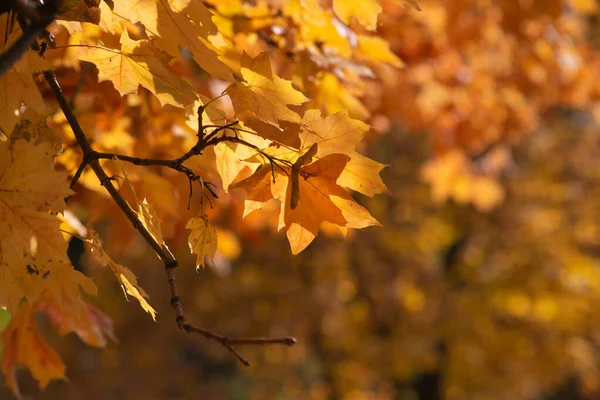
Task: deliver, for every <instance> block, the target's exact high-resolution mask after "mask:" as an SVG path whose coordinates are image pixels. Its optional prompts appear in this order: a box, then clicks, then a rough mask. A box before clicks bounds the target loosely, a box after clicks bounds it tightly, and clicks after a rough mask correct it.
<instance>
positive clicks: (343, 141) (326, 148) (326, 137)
mask: <svg viewBox="0 0 600 400" xmlns="http://www.w3.org/2000/svg"><path fill="white" fill-rule="evenodd" d="M302 122H303V123H302V130H301V131H300V141H301V142H302V146H303V147H307V148H308V147H310V146H312V145H313V143H318V145H319V146H318V151H317V154H316V156H317V157H319V158H321V157H324V156H326V155H328V154H335V153H342V154H351V153H354V151H355V149H356V144H357V143H358V142H360V141H361V140H362V138H363V137H364V136H365V133H367V131H368V130H369V128H370V127H369V125H367V124H365V123H364V122H361V121H359V120H357V119H352V118H350V117H349V116H348V113H347V112H346V111H339V112H337V113H335V114H333V115H329V116H327V117H325V118H323V117H321V112H320V111H319V110H316V109H310V110H307V111H306V112H305V113H304V118H303V119H302Z"/></svg>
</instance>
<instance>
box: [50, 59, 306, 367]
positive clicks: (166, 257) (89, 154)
mask: <svg viewBox="0 0 600 400" xmlns="http://www.w3.org/2000/svg"><path fill="white" fill-rule="evenodd" d="M44 77H45V79H46V81H47V82H48V84H49V85H50V87H51V89H52V92H53V93H54V96H55V97H56V100H57V101H58V104H59V105H60V108H61V110H62V111H63V113H64V114H65V117H66V118H67V121H68V122H69V125H70V126H71V129H72V130H73V133H74V134H75V137H76V138H77V142H78V143H79V146H80V147H81V150H82V151H83V162H82V166H80V167H79V169H78V172H79V171H80V170H83V169H84V168H85V165H89V166H90V167H91V168H92V170H93V171H94V173H95V174H96V176H97V177H98V179H99V180H100V183H101V185H102V186H104V187H105V188H106V190H107V191H108V193H109V194H110V196H111V197H112V198H113V200H114V201H115V203H117V205H118V206H119V208H120V209H121V211H123V213H124V214H125V216H126V217H127V219H129V221H130V222H131V223H132V225H133V226H134V227H135V229H136V230H137V231H138V232H139V233H140V234H141V235H142V237H143V238H144V239H145V240H146V242H147V243H148V244H149V245H150V247H152V249H153V250H154V251H155V252H156V254H157V255H158V256H159V257H160V259H161V260H162V261H163V263H164V266H165V271H166V273H167V279H168V282H169V288H170V291H171V305H172V306H173V309H174V310H175V315H176V318H175V321H176V322H177V326H178V327H179V329H183V330H185V331H186V332H187V333H196V334H199V335H202V336H204V337H206V338H207V339H210V340H214V341H217V342H219V343H220V344H221V345H222V346H224V347H225V348H227V349H228V350H229V351H231V352H232V354H234V355H235V356H236V357H237V358H238V360H240V362H242V363H243V364H244V365H250V363H249V362H248V360H246V359H245V358H244V357H243V356H242V355H241V354H239V353H238V351H237V350H236V349H235V348H234V347H233V345H270V344H283V345H288V346H291V345H293V344H295V343H296V339H295V338H292V337H285V338H275V339H269V338H249V339H230V338H228V337H226V336H222V335H218V334H216V333H213V332H211V331H208V330H206V329H203V328H200V327H197V326H194V325H191V324H189V323H188V322H187V321H186V319H185V315H184V312H183V305H182V303H181V300H180V298H179V292H178V290H177V280H176V279H175V268H177V267H178V266H179V263H178V261H177V259H175V257H174V256H173V254H172V253H171V251H170V250H169V249H168V248H167V246H166V245H164V244H162V245H161V244H160V243H158V242H157V241H156V240H155V239H154V238H153V237H152V235H151V234H150V232H149V231H148V230H147V229H146V227H145V226H144V225H143V224H142V223H141V222H140V220H139V219H138V217H137V214H136V213H135V211H134V210H133V209H132V208H131V206H129V204H128V203H127V201H126V200H125V199H124V198H123V196H121V194H120V193H119V191H118V190H117V189H116V188H115V186H114V185H113V184H112V181H111V179H110V178H109V177H108V175H107V174H106V172H105V171H104V169H103V168H102V166H101V165H100V162H99V159H100V158H108V157H100V156H101V155H102V154H103V153H98V152H96V151H95V150H93V149H92V147H91V145H90V142H89V141H88V139H87V137H86V136H85V133H84V132H83V129H82V128H81V125H80V124H79V121H78V120H77V117H76V116H75V114H74V113H73V110H72V109H71V107H70V105H69V102H68V100H67V98H66V97H65V95H64V93H63V92H62V90H61V88H60V85H59V84H58V81H57V80H56V76H55V75H54V73H53V72H52V71H46V72H45V73H44ZM199 136H200V135H199ZM201 140H202V139H201V138H200V137H199V142H198V144H196V146H194V147H193V148H192V149H191V150H190V151H189V152H188V153H186V154H184V155H183V156H182V157H179V158H178V159H176V160H175V161H177V162H178V163H179V165H180V166H181V163H183V161H185V160H187V159H188V158H190V157H191V156H192V155H194V154H200V151H201V150H202V149H204V148H205V147H206V146H207V144H206V143H203V142H201ZM112 156H114V155H112ZM117 157H119V156H117ZM120 158H121V159H125V158H127V160H126V161H128V162H132V163H136V162H138V161H139V160H142V159H136V158H134V157H123V156H120ZM149 161H152V160H149ZM154 161H158V160H154ZM171 161H173V160H171ZM140 162H141V161H140ZM136 165H145V164H136ZM147 165H163V166H167V167H169V166H170V164H169V163H168V162H167V161H164V162H162V163H161V164H152V163H150V164H147ZM205 186H206V185H205Z"/></svg>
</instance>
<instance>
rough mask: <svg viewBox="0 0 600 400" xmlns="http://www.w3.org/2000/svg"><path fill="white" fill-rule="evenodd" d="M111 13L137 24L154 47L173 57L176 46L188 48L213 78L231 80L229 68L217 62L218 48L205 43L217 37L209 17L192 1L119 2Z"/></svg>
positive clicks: (136, 0) (176, 54)
mask: <svg viewBox="0 0 600 400" xmlns="http://www.w3.org/2000/svg"><path fill="white" fill-rule="evenodd" d="M113 11H114V13H115V14H116V15H119V16H120V17H122V18H124V19H126V20H128V21H130V22H132V23H136V22H141V23H142V24H143V25H144V27H145V28H146V31H147V32H148V35H149V36H150V37H151V38H157V40H156V44H157V46H158V48H160V49H161V50H164V51H165V52H167V53H168V54H170V55H171V56H173V57H178V56H179V46H182V47H185V48H186V49H188V50H189V51H190V52H191V54H192V57H193V58H194V61H196V62H197V63H198V65H200V67H202V69H204V70H205V71H206V72H208V73H209V74H211V75H212V76H214V77H215V78H221V79H225V80H228V81H231V78H232V76H231V72H230V70H229V68H227V66H226V65H225V64H224V63H223V62H222V61H221V60H220V59H219V57H218V54H217V53H218V49H217V48H216V47H214V46H213V45H212V44H211V43H210V42H209V40H208V39H209V36H210V35H216V34H218V30H217V27H216V25H215V24H214V22H213V21H212V14H211V13H210V11H209V10H208V9H207V8H206V7H205V6H204V4H203V3H202V2H201V1H195V0H119V1H115V8H114V10H113Z"/></svg>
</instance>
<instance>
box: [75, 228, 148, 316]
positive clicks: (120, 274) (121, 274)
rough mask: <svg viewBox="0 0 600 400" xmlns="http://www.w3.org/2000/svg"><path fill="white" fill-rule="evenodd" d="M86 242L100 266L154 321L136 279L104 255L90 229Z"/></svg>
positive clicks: (100, 244)
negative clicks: (112, 275) (109, 273)
mask: <svg viewBox="0 0 600 400" xmlns="http://www.w3.org/2000/svg"><path fill="white" fill-rule="evenodd" d="M86 242H87V243H89V246H90V247H89V248H90V251H91V253H92V255H93V256H94V258H95V259H96V261H98V262H99V263H100V264H101V265H102V266H104V267H107V268H109V269H110V270H111V272H112V273H113V274H114V275H115V277H116V278H117V281H118V282H119V283H120V284H121V287H122V288H123V290H124V291H125V293H126V295H127V294H128V295H130V296H133V297H135V298H136V299H137V300H138V301H139V302H140V306H142V308H143V309H144V311H146V312H147V313H148V314H150V316H152V319H153V320H154V321H156V310H154V308H152V306H151V305H150V304H149V303H148V301H147V300H146V298H148V294H147V293H146V291H144V289H142V288H141V287H140V286H139V285H138V282H137V277H136V276H135V275H134V274H133V272H131V270H130V269H129V268H127V267H124V266H122V265H121V264H117V263H116V262H114V261H113V259H112V258H111V257H110V256H109V255H108V254H107V253H106V251H105V250H104V248H103V247H102V243H101V242H100V237H99V236H98V233H96V232H95V231H94V230H92V229H90V230H89V231H88V238H87V239H86Z"/></svg>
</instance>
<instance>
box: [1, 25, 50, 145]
mask: <svg viewBox="0 0 600 400" xmlns="http://www.w3.org/2000/svg"><path fill="white" fill-rule="evenodd" d="M3 33H4V30H3V29H2V33H0V53H3V52H4V51H5V49H8V48H10V47H11V46H12V44H13V43H14V42H15V41H16V40H17V38H18V37H19V35H20V32H15V33H13V34H12V35H11V36H10V37H9V38H6V36H4V35H3ZM50 67H51V64H50V63H49V62H48V61H46V60H44V59H42V58H40V57H39V56H38V55H37V53H36V52H35V51H33V50H28V51H26V52H25V54H23V56H21V58H19V60H18V61H17V62H16V63H15V64H14V65H13V66H12V67H11V68H10V69H9V70H8V71H6V72H5V73H4V74H2V76H0V131H3V132H4V134H5V135H6V136H10V134H11V132H12V130H13V127H14V126H15V125H16V124H17V123H18V122H19V115H20V111H21V107H22V104H25V105H26V106H28V107H32V108H33V109H35V110H36V111H38V112H40V113H44V112H45V109H46V105H45V103H44V100H43V99H42V95H41V94H40V91H39V90H38V88H37V85H36V83H35V80H34V79H33V75H32V74H33V73H34V72H37V71H41V70H45V69H49V68H50Z"/></svg>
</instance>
